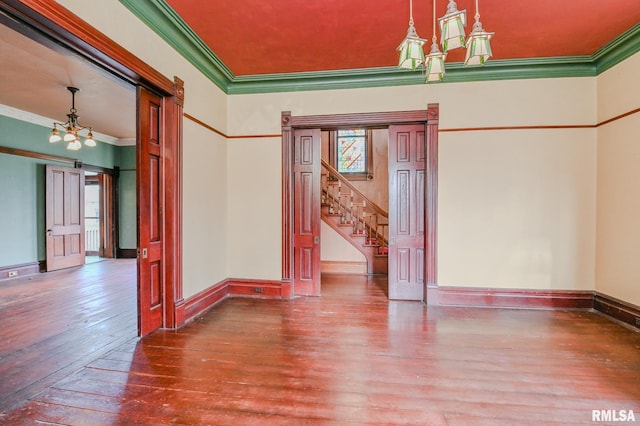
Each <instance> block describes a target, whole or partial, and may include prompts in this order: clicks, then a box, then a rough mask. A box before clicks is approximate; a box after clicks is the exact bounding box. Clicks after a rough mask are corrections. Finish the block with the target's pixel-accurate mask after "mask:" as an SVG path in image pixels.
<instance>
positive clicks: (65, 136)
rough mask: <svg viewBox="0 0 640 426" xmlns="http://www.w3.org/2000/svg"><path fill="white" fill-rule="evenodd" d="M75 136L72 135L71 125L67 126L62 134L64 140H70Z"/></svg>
mask: <svg viewBox="0 0 640 426" xmlns="http://www.w3.org/2000/svg"><path fill="white" fill-rule="evenodd" d="M75 138H76V137H75V136H74V135H73V130H72V129H71V127H68V128H67V133H65V134H64V138H63V139H64V141H65V142H72V141H73V140H74V139H75Z"/></svg>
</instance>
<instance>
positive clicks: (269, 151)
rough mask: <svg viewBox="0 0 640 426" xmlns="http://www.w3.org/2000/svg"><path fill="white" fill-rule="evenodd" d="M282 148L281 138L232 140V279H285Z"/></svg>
mask: <svg viewBox="0 0 640 426" xmlns="http://www.w3.org/2000/svg"><path fill="white" fill-rule="evenodd" d="M280 144H281V139H280V138H257V139H231V140H229V141H228V149H227V152H228V176H227V184H228V185H227V194H228V197H227V215H228V221H227V232H228V235H229V239H228V242H227V251H228V256H229V257H228V258H229V276H230V277H232V278H256V279H270V280H280V279H281V278H282V260H281V259H282V243H281V241H282V233H281V229H282V195H281V194H282V160H281V155H282V154H281V153H280ZM220 201H221V202H224V201H223V200H220ZM186 208H187V206H185V209H186Z"/></svg>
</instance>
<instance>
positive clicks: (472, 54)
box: [464, 0, 495, 65]
mask: <svg viewBox="0 0 640 426" xmlns="http://www.w3.org/2000/svg"><path fill="white" fill-rule="evenodd" d="M475 18H476V22H475V23H474V24H473V30H472V31H471V33H469V38H468V39H467V55H466V57H465V60H464V64H465V65H484V64H485V62H486V61H487V59H489V58H490V57H491V42H490V40H491V37H493V35H494V34H495V33H488V32H486V31H485V30H484V28H482V23H481V22H480V11H479V9H478V0H476V16H475Z"/></svg>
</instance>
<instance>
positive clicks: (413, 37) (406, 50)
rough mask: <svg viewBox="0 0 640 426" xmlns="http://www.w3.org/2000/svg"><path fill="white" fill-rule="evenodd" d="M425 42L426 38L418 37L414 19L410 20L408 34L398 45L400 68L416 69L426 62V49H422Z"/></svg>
mask: <svg viewBox="0 0 640 426" xmlns="http://www.w3.org/2000/svg"><path fill="white" fill-rule="evenodd" d="M424 42H425V40H424V39H421V38H420V37H418V34H417V33H416V29H415V27H414V26H413V19H412V20H410V21H409V29H408V30H407V36H406V37H405V38H404V40H402V43H400V45H399V46H398V51H399V52H400V59H399V61H398V68H405V69H410V70H415V69H416V68H417V67H419V66H420V64H422V63H423V62H424V51H423V50H422V46H423V45H424Z"/></svg>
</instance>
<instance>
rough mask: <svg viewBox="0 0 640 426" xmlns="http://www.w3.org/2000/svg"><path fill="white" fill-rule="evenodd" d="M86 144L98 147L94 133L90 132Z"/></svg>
mask: <svg viewBox="0 0 640 426" xmlns="http://www.w3.org/2000/svg"><path fill="white" fill-rule="evenodd" d="M84 144H85V145H86V146H91V147H93V146H96V141H95V140H94V139H93V132H92V131H91V130H89V134H88V135H87V139H85V140H84Z"/></svg>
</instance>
